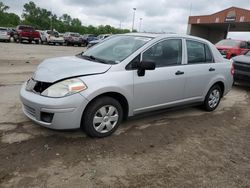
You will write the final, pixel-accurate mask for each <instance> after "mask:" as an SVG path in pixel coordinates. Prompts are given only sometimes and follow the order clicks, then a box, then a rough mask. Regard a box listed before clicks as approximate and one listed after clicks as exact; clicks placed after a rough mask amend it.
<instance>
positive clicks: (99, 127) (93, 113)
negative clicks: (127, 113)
mask: <svg viewBox="0 0 250 188" xmlns="http://www.w3.org/2000/svg"><path fill="white" fill-rule="evenodd" d="M122 118H123V110H122V107H121V104H120V103H119V102H118V101H117V100H115V99H114V98H111V97H101V98H97V99H95V100H94V101H93V102H91V104H89V106H88V107H87V109H86V110H85V112H84V115H83V121H82V128H83V129H84V130H85V132H86V134H87V135H89V136H91V137H98V138H102V137H106V136H109V135H111V134H112V133H113V132H115V130H116V129H117V128H118V126H119V125H120V124H121V121H122Z"/></svg>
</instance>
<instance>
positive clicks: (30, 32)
mask: <svg viewBox="0 0 250 188" xmlns="http://www.w3.org/2000/svg"><path fill="white" fill-rule="evenodd" d="M16 32H17V33H16V35H15V36H14V39H15V41H18V42H20V43H21V42H22V41H23V40H27V41H28V42H29V43H31V42H32V41H35V42H36V43H37V44H39V40H40V33H39V32H38V31H36V30H35V29H34V28H33V27H31V26H26V25H18V26H17V28H16Z"/></svg>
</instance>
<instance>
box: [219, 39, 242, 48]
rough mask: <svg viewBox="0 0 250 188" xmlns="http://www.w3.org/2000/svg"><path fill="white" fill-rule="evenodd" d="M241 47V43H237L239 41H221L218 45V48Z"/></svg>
mask: <svg viewBox="0 0 250 188" xmlns="http://www.w3.org/2000/svg"><path fill="white" fill-rule="evenodd" d="M239 45H240V41H237V40H221V41H220V42H218V43H217V44H216V46H230V47H235V46H239Z"/></svg>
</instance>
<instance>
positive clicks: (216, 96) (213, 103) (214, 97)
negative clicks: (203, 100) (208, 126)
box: [208, 89, 220, 108]
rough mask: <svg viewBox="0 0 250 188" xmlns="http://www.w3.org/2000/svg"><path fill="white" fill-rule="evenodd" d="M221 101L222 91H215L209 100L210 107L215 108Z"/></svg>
mask: <svg viewBox="0 0 250 188" xmlns="http://www.w3.org/2000/svg"><path fill="white" fill-rule="evenodd" d="M219 101H220V91H219V90H218V89H214V90H213V91H212V92H211V93H210V95H209V98H208V106H209V107H210V108H215V107H216V106H217V105H218V103H219Z"/></svg>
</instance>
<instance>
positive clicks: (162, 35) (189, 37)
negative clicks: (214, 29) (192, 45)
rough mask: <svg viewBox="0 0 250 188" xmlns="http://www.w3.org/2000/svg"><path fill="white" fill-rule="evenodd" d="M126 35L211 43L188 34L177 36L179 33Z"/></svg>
mask: <svg viewBox="0 0 250 188" xmlns="http://www.w3.org/2000/svg"><path fill="white" fill-rule="evenodd" d="M124 35H130V36H138V37H150V38H169V37H179V38H187V39H193V40H199V41H203V42H206V43H210V42H209V41H207V40H205V39H203V38H200V37H195V36H191V35H186V34H177V33H126V34H124Z"/></svg>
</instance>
